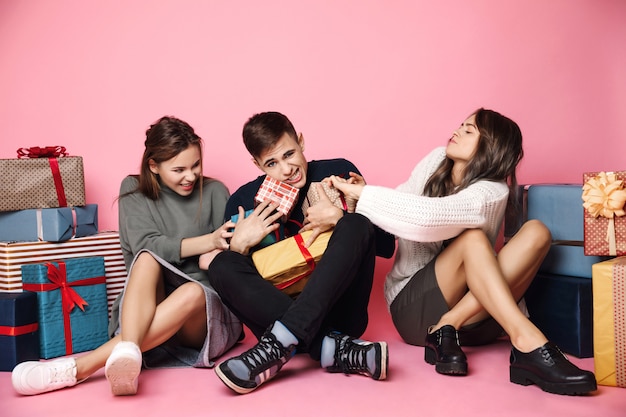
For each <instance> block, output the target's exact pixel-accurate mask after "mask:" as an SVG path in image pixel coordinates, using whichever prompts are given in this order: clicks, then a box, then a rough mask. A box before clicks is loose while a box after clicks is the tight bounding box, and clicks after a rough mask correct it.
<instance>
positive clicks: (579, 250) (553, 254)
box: [539, 242, 609, 279]
mask: <svg viewBox="0 0 626 417" xmlns="http://www.w3.org/2000/svg"><path fill="white" fill-rule="evenodd" d="M607 259H609V258H608V257H605V256H585V248H584V247H583V246H582V245H580V246H578V245H576V246H574V245H563V244H559V243H558V242H555V243H553V244H552V246H551V247H550V251H549V252H548V254H547V255H546V257H545V258H544V260H543V263H542V264H541V266H540V267H539V271H540V272H544V273H548V274H557V275H567V276H572V277H580V278H587V279H591V266H592V265H593V264H595V263H598V262H603V261H606V260H607Z"/></svg>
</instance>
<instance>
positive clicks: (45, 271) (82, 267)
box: [22, 256, 109, 359]
mask: <svg viewBox="0 0 626 417" xmlns="http://www.w3.org/2000/svg"><path fill="white" fill-rule="evenodd" d="M22 281H23V284H22V286H23V288H24V290H25V291H31V292H35V293H36V294H37V303H38V305H39V342H40V344H39V346H40V350H41V357H42V358H44V359H48V358H55V357H58V356H65V355H70V354H72V353H77V352H85V351H88V350H93V349H95V348H97V347H98V346H100V345H102V344H103V343H105V342H106V341H107V340H108V333H107V327H108V322H109V315H108V309H107V296H106V278H105V276H104V258H103V257H101V256H95V257H90V258H74V259H65V260H60V261H52V262H46V263H42V264H30V265H24V266H22Z"/></svg>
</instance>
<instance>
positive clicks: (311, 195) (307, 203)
mask: <svg viewBox="0 0 626 417" xmlns="http://www.w3.org/2000/svg"><path fill="white" fill-rule="evenodd" d="M319 184H321V185H322V188H323V190H324V193H326V196H327V197H328V199H329V200H330V202H331V203H333V205H335V206H337V207H339V208H340V209H342V210H343V211H347V212H349V213H354V209H355V204H354V202H353V201H347V200H346V198H345V197H344V195H343V193H342V192H341V191H339V190H338V189H336V188H334V187H331V186H330V185H328V184H327V183H325V182H313V183H311V185H310V187H309V191H307V193H306V196H305V197H304V201H302V212H303V213H304V215H305V216H306V211H307V209H308V208H309V207H311V206H313V205H314V204H315V203H317V202H318V201H319V200H320V195H319V191H320V190H319V189H318V185H319Z"/></svg>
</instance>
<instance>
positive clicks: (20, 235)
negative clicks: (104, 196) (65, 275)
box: [0, 204, 98, 242]
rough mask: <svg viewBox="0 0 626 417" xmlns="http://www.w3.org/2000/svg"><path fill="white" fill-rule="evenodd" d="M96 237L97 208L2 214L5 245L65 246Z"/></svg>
mask: <svg viewBox="0 0 626 417" xmlns="http://www.w3.org/2000/svg"><path fill="white" fill-rule="evenodd" d="M97 233H98V205H97V204H87V205H85V206H76V207H58V208H44V209H29V210H17V211H5V212H0V241H2V242H37V241H46V242H64V241H66V240H69V239H71V238H74V237H85V236H91V235H95V234H97Z"/></svg>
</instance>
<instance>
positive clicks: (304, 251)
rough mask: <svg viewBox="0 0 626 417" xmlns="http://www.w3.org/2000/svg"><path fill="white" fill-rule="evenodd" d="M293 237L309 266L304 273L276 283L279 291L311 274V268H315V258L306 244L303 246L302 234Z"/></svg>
mask: <svg viewBox="0 0 626 417" xmlns="http://www.w3.org/2000/svg"><path fill="white" fill-rule="evenodd" d="M293 238H294V240H295V241H296V244H297V245H298V249H299V250H300V253H301V254H302V257H303V258H304V261H305V262H306V264H307V265H308V266H309V270H308V271H307V272H305V273H304V274H301V275H298V276H297V277H294V278H291V279H288V280H286V281H283V282H281V283H278V284H276V285H275V287H276V288H278V289H279V290H281V291H282V290H284V289H285V288H287V287H290V286H292V285H293V284H295V283H296V282H298V281H301V280H303V279H304V278H306V277H308V276H309V275H311V273H313V270H314V269H315V259H313V256H312V255H311V252H309V250H308V249H307V248H306V246H304V239H303V238H302V235H301V234H297V235H295V236H294V237H293Z"/></svg>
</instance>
